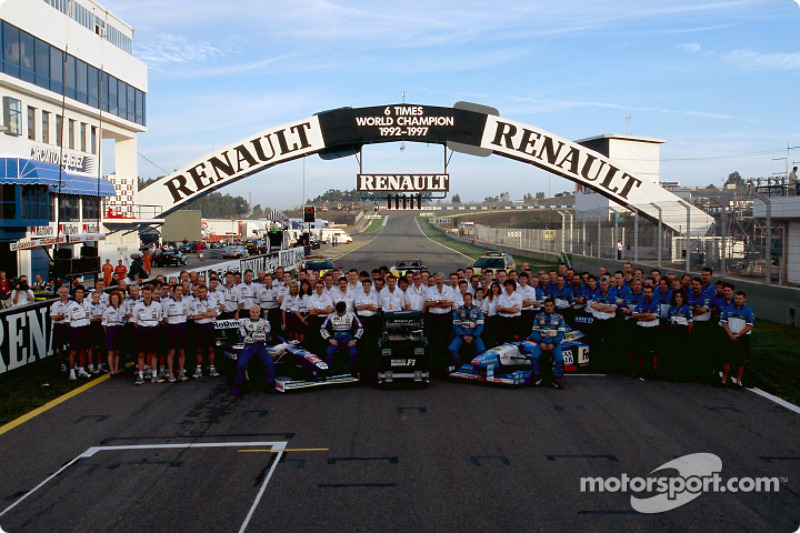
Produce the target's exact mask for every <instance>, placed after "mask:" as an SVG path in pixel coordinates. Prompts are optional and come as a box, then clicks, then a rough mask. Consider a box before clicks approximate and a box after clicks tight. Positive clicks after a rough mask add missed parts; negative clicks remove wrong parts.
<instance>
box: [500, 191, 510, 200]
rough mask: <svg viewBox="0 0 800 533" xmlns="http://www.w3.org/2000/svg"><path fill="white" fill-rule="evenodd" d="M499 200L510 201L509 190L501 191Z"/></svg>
mask: <svg viewBox="0 0 800 533" xmlns="http://www.w3.org/2000/svg"><path fill="white" fill-rule="evenodd" d="M500 201H501V202H510V201H511V193H510V192H501V193H500Z"/></svg>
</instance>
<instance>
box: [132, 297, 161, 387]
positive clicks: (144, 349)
mask: <svg viewBox="0 0 800 533" xmlns="http://www.w3.org/2000/svg"><path fill="white" fill-rule="evenodd" d="M161 315H162V310H161V305H160V304H159V303H158V302H156V301H154V300H153V286H152V285H150V284H149V283H148V284H147V285H145V286H144V287H142V301H141V302H139V303H137V304H136V305H135V306H134V307H133V312H132V313H131V322H132V323H133V325H134V326H135V327H136V352H137V353H138V354H139V375H138V376H137V377H136V381H135V384H136V385H141V384H143V383H144V364H145V361H148V362H149V364H150V367H151V368H152V373H151V374H150V381H151V382H152V383H157V382H158V383H160V382H163V381H164V378H163V376H160V375H159V374H158V372H156V369H157V368H158V356H157V355H156V353H157V350H158V324H159V323H160V322H161Z"/></svg>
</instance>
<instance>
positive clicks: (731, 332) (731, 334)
mask: <svg viewBox="0 0 800 533" xmlns="http://www.w3.org/2000/svg"><path fill="white" fill-rule="evenodd" d="M746 300H747V293H745V292H744V291H736V301H735V303H734V304H733V305H732V306H730V307H728V308H726V309H725V310H724V311H723V312H722V317H721V318H720V322H721V324H722V329H723V330H725V333H726V334H727V335H728V339H727V342H726V345H725V348H724V350H723V352H722V356H721V361H722V383H721V384H722V385H726V384H727V382H728V375H729V374H730V371H731V366H735V367H736V386H737V387H739V389H743V387H742V373H743V372H744V360H745V359H746V358H747V356H748V355H749V353H750V332H751V331H753V322H754V321H755V315H754V314H753V310H752V309H751V308H750V306H749V305H747V303H746Z"/></svg>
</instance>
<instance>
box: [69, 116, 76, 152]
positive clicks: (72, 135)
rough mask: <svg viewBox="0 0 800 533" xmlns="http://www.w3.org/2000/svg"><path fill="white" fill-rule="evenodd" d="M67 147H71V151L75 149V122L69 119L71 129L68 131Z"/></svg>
mask: <svg viewBox="0 0 800 533" xmlns="http://www.w3.org/2000/svg"><path fill="white" fill-rule="evenodd" d="M67 135H69V137H67V146H69V149H70V150H74V149H75V121H74V120H72V119H69V129H68V130H67Z"/></svg>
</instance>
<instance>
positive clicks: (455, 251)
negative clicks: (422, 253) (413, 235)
mask: <svg viewBox="0 0 800 533" xmlns="http://www.w3.org/2000/svg"><path fill="white" fill-rule="evenodd" d="M414 222H415V223H416V224H417V229H418V230H419V232H420V233H421V234H422V236H423V237H425V238H426V239H428V240H429V241H431V242H432V243H434V244H438V245H439V246H441V247H442V248H447V249H448V250H450V251H451V252H453V253H456V254H458V255H463V256H464V257H466V258H467V259H469V260H470V261H473V259H472V258H471V257H470V256H468V255H467V254H462V253H461V252H459V251H458V250H453V249H452V248H450V247H449V246H446V245H444V244H442V243H440V242H436V241H434V240H433V239H431V238H430V237H428V236H427V235H425V232H424V231H422V228H421V227H420V225H419V220H417V217H414Z"/></svg>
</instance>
